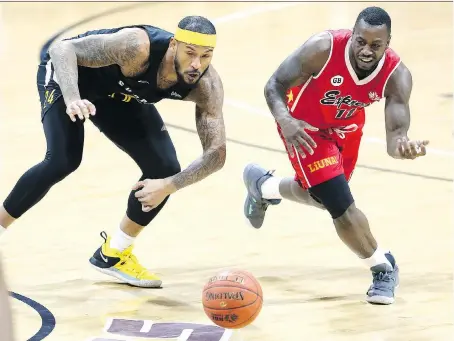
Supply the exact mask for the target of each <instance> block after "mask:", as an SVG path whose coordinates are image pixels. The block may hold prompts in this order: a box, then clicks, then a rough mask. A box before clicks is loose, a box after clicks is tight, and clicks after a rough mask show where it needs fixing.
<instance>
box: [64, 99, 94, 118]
mask: <svg viewBox="0 0 454 341" xmlns="http://www.w3.org/2000/svg"><path fill="white" fill-rule="evenodd" d="M66 113H67V114H68V116H69V118H70V119H71V121H73V122H76V119H77V117H79V119H81V120H83V119H84V118H85V119H87V120H88V119H89V118H90V115H95V114H96V108H95V106H94V105H93V103H91V102H90V101H88V100H86V99H79V100H76V101H72V102H70V103H69V104H68V105H67V106H66ZM76 116H77V117H76Z"/></svg>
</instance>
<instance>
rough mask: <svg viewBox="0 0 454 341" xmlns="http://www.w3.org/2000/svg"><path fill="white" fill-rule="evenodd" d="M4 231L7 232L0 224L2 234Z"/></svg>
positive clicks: (0, 233)
mask: <svg viewBox="0 0 454 341" xmlns="http://www.w3.org/2000/svg"><path fill="white" fill-rule="evenodd" d="M3 232H6V229H5V228H4V227H3V226H1V225H0V236H1V235H2V233H3Z"/></svg>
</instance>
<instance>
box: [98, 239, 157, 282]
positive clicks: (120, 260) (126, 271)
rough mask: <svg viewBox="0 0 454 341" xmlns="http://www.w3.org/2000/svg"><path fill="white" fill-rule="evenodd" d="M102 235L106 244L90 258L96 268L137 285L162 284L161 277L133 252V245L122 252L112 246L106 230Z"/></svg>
mask: <svg viewBox="0 0 454 341" xmlns="http://www.w3.org/2000/svg"><path fill="white" fill-rule="evenodd" d="M101 237H102V238H103V239H104V244H102V245H101V246H100V247H99V249H98V250H96V252H95V253H94V254H93V256H92V257H91V258H90V263H91V265H93V267H94V268H95V269H96V270H98V271H99V272H102V273H103V274H106V275H109V276H113V277H115V278H117V279H119V280H120V281H122V282H124V283H128V284H130V285H133V286H136V287H142V288H159V287H160V286H161V284H162V281H161V280H160V279H159V277H158V276H156V275H155V274H153V273H151V272H149V271H148V270H147V269H145V268H144V267H143V266H142V265H141V264H140V263H139V261H138V260H137V258H136V256H134V255H133V254H132V249H133V245H131V246H130V247H128V248H127V249H126V250H124V251H123V252H121V251H120V250H118V249H113V248H111V247H110V237H108V236H107V234H106V232H104V231H103V232H101Z"/></svg>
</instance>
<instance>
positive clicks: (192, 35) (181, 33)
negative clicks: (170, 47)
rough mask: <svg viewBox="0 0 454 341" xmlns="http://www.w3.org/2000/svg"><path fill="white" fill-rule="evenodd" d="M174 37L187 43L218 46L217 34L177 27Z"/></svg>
mask: <svg viewBox="0 0 454 341" xmlns="http://www.w3.org/2000/svg"><path fill="white" fill-rule="evenodd" d="M174 38H175V39H176V40H178V41H181V42H183V43H186V44H194V45H199V46H209V47H215V46H216V35H215V34H205V33H198V32H193V31H188V30H184V29H182V28H177V31H176V32H175V36H174Z"/></svg>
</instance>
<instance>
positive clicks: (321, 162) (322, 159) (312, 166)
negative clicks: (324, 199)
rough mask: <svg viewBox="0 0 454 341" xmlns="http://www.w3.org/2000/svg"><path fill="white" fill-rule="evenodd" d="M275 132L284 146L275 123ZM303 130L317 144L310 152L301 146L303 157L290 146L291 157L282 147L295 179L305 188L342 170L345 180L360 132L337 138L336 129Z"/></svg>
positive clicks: (352, 165) (358, 144) (336, 174)
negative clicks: (276, 131)
mask: <svg viewBox="0 0 454 341" xmlns="http://www.w3.org/2000/svg"><path fill="white" fill-rule="evenodd" d="M278 132H279V135H280V137H281V139H282V142H284V146H286V144H285V140H284V138H283V136H282V133H281V130H280V127H279V125H278ZM306 132H307V133H308V134H309V135H310V136H311V137H312V138H313V139H314V141H315V143H316V144H317V147H316V148H313V149H314V154H313V155H310V154H309V152H306V150H305V149H304V147H303V150H304V151H305V152H306V157H305V158H303V157H302V156H301V155H300V154H299V153H298V152H297V151H296V149H295V148H293V154H294V156H293V157H292V156H290V153H289V151H288V150H287V148H286V150H287V154H288V158H289V160H290V162H291V163H292V166H293V169H294V170H295V173H296V174H295V180H299V182H300V184H301V185H302V187H303V188H305V189H308V188H310V187H313V186H315V185H318V184H321V183H322V182H325V181H328V180H330V179H332V178H334V177H336V176H338V175H341V174H344V175H345V178H346V179H347V181H349V180H350V178H351V176H352V174H353V171H354V169H355V166H356V161H357V160H358V152H359V146H360V143H361V136H362V133H361V132H358V131H356V132H354V133H346V134H345V135H344V138H341V137H340V136H339V135H338V133H336V132H334V131H331V130H330V131H328V130H319V131H317V132H311V131H308V130H306ZM341 135H343V134H341Z"/></svg>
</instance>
